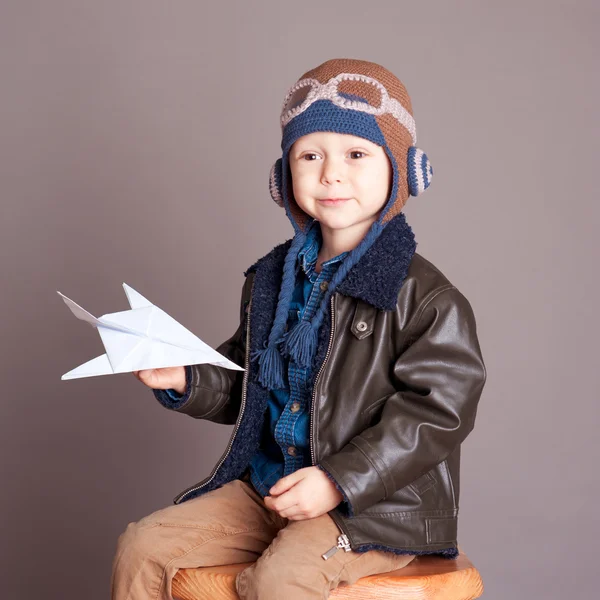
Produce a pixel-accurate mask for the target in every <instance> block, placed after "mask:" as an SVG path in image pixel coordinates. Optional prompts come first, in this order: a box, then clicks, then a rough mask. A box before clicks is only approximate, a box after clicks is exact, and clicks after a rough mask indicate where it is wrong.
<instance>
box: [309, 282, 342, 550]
mask: <svg viewBox="0 0 600 600" xmlns="http://www.w3.org/2000/svg"><path fill="white" fill-rule="evenodd" d="M334 330H335V293H333V294H332V295H331V333H330V336H329V346H328V347H327V353H326V354H325V358H324V359H323V362H322V363H321V367H320V368H319V372H318V373H317V376H316V378H315V383H314V385H313V391H312V401H311V403H310V459H311V465H314V464H315V450H314V436H313V431H314V429H315V424H314V410H313V408H314V405H315V397H316V392H317V382H318V381H319V377H320V376H321V373H322V372H323V369H324V368H325V363H326V362H327V359H328V358H329V355H330V353H331V348H332V345H333V344H332V343H333V336H334ZM329 516H330V517H331V518H332V519H333V521H334V522H335V524H336V525H337V526H338V528H339V529H340V531H341V532H342V534H341V535H339V536H338V543H337V545H336V546H334V547H333V548H330V549H329V550H328V551H327V552H325V554H322V555H321V556H322V557H323V559H324V560H327V559H328V558H329V557H330V556H332V555H333V554H335V553H336V552H337V551H338V549H339V548H344V550H345V551H346V552H350V550H351V547H350V536H349V534H348V532H347V531H346V530H345V527H344V525H343V521H342V518H341V517H340V516H339V515H337V514H336V513H335V511H330V513H329Z"/></svg>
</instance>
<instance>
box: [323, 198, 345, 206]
mask: <svg viewBox="0 0 600 600" xmlns="http://www.w3.org/2000/svg"><path fill="white" fill-rule="evenodd" d="M346 200H350V198H323V199H322V200H319V202H321V203H322V204H324V205H325V206H337V205H338V204H343V203H344V202H346Z"/></svg>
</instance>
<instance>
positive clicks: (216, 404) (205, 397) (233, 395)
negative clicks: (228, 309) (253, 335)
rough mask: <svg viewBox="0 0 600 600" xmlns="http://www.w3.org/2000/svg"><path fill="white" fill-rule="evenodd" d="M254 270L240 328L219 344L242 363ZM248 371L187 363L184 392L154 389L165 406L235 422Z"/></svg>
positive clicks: (199, 416)
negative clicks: (245, 374) (245, 375)
mask: <svg viewBox="0 0 600 600" xmlns="http://www.w3.org/2000/svg"><path fill="white" fill-rule="evenodd" d="M252 279H253V274H250V275H248V277H246V279H245V281H244V285H243V287H242V295H241V301H240V324H239V326H238V328H237V330H236V332H235V333H234V334H233V335H232V336H231V337H230V338H229V339H228V340H225V341H224V342H223V343H222V344H221V345H220V346H218V347H217V348H216V350H217V352H219V353H221V354H223V355H224V356H226V357H227V358H228V359H229V360H231V361H233V362H234V363H236V364H237V365H239V366H240V367H245V362H246V312H247V309H248V305H249V302H250V294H251V287H252ZM244 373H245V372H244V371H235V370H232V369H226V368H224V367H218V366H216V365H211V364H208V363H203V364H199V365H188V366H186V367H185V376H186V389H185V392H184V394H183V395H180V394H178V393H177V392H176V391H175V390H173V389H170V390H152V391H153V392H154V395H155V397H156V399H157V400H158V401H159V402H160V403H161V404H162V405H163V406H164V407H165V408H168V409H171V410H175V411H177V412H181V413H185V414H187V415H190V416H191V417H194V418H195V419H206V420H208V421H213V422H214V423H222V424H225V425H232V424H234V423H235V422H236V419H237V416H238V413H239V410H240V404H241V395H242V394H241V392H242V383H243V379H244Z"/></svg>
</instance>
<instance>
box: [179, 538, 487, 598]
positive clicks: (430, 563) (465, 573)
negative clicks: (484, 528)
mask: <svg viewBox="0 0 600 600" xmlns="http://www.w3.org/2000/svg"><path fill="white" fill-rule="evenodd" d="M459 551H460V555H459V557H458V559H457V560H448V559H446V558H439V557H431V556H418V557H417V558H415V559H414V560H413V561H412V562H411V563H409V564H408V565H407V566H406V567H404V568H402V569H398V570H397V571H390V572H389V573H381V574H379V575H369V576H368V577H362V578H361V579H359V580H358V581H356V582H355V583H354V584H353V585H340V586H338V587H337V588H336V589H335V590H332V592H331V594H330V595H329V597H330V598H336V599H337V600H358V599H360V600H367V599H369V598H372V599H373V600H392V599H396V600H401V599H402V600H472V599H473V598H479V597H480V596H481V594H482V593H483V582H482V581H481V577H480V576H479V572H478V571H477V569H476V568H475V567H474V566H473V565H472V563H471V561H470V560H469V559H468V558H467V556H466V555H465V554H463V552H462V550H460V546H459ZM251 564H252V563H238V564H234V565H223V566H220V567H200V568H198V569H180V570H179V571H177V574H176V575H175V578H174V579H173V597H174V598H178V599H179V600H218V599H223V600H225V599H227V600H236V599H237V600H239V597H238V595H237V593H236V591H235V576H236V575H237V573H239V572H240V571H242V570H243V569H245V568H246V567H247V566H249V565H251Z"/></svg>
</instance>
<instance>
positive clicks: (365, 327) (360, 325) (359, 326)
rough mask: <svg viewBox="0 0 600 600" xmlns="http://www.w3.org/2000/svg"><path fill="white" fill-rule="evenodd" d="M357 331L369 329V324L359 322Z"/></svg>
mask: <svg viewBox="0 0 600 600" xmlns="http://www.w3.org/2000/svg"><path fill="white" fill-rule="evenodd" d="M356 329H358V330H359V331H365V330H366V329H367V324H366V323H365V322H364V321H359V322H358V323H357V324H356Z"/></svg>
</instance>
